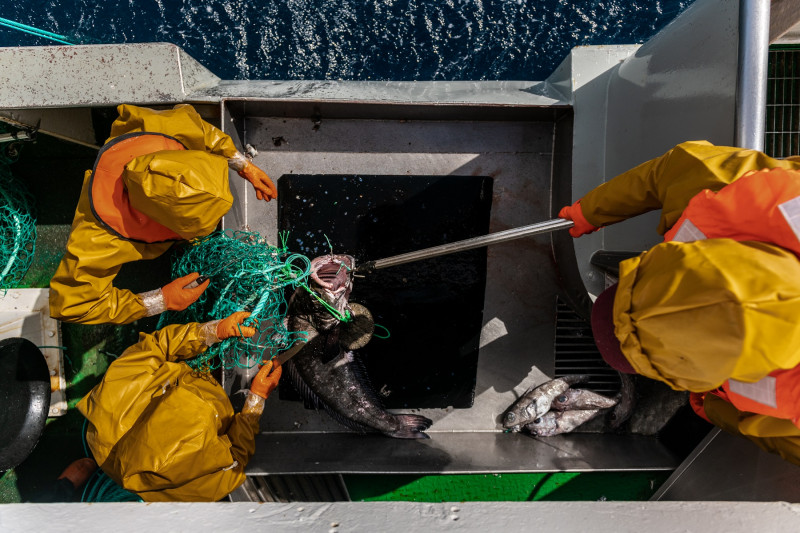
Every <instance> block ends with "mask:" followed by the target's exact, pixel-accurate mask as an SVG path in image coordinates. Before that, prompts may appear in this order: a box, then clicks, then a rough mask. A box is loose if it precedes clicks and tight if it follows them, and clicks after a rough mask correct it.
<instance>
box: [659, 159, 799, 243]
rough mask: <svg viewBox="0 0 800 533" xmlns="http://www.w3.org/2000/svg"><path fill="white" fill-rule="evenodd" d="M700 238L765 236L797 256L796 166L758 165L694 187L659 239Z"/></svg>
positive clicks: (764, 239)
mask: <svg viewBox="0 0 800 533" xmlns="http://www.w3.org/2000/svg"><path fill="white" fill-rule="evenodd" d="M687 223H689V224H690V226H687ZM702 238H707V239H734V240H737V241H759V242H766V243H770V244H775V245H778V246H780V247H781V248H785V249H787V250H790V251H792V252H794V253H795V254H796V255H798V256H800V172H798V171H794V170H786V169H783V168H773V169H770V170H758V171H754V172H749V173H747V174H745V175H744V176H742V177H741V178H739V179H738V180H736V181H734V182H733V183H730V184H728V185H726V186H725V187H723V188H722V189H720V190H719V191H717V192H713V191H710V190H708V189H705V190H703V191H700V192H699V193H697V194H696V195H695V196H694V197H693V198H692V199H691V200H690V201H689V205H688V206H687V207H686V209H685V210H684V211H683V213H682V214H681V217H680V218H679V219H678V222H676V223H675V225H674V226H673V227H672V228H671V229H670V230H669V231H668V232H667V233H666V234H665V235H664V240H666V241H673V240H676V241H682V242H689V241H693V240H701V239H702Z"/></svg>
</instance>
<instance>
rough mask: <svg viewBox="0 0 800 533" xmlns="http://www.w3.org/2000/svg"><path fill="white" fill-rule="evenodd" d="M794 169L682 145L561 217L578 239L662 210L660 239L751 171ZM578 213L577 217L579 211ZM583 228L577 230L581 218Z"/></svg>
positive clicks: (735, 152)
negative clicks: (697, 198) (694, 202)
mask: <svg viewBox="0 0 800 533" xmlns="http://www.w3.org/2000/svg"><path fill="white" fill-rule="evenodd" d="M774 167H784V168H797V167H800V165H798V163H796V162H793V161H788V160H777V159H773V158H771V157H768V156H766V155H765V154H763V153H761V152H758V151H755V150H744V149H740V148H731V147H726V146H714V145H712V144H710V143H708V142H706V141H690V142H685V143H681V144H679V145H678V146H676V147H675V148H673V149H672V150H670V151H669V152H667V153H666V154H664V155H662V156H661V157H657V158H655V159H651V160H650V161H647V162H645V163H642V164H641V165H639V166H637V167H635V168H633V169H631V170H628V171H627V172H624V173H622V174H620V175H619V176H617V177H615V178H613V179H611V180H609V181H608V182H606V183H604V184H602V185H600V186H598V187H596V188H595V189H593V190H592V191H590V192H589V193H588V194H586V195H585V196H584V197H583V198H581V199H580V200H579V201H578V202H576V203H575V204H573V205H572V206H568V207H566V208H564V209H562V210H561V212H560V213H559V216H560V217H561V218H566V219H569V220H574V221H575V222H576V227H575V228H573V230H571V232H572V234H573V236H575V237H577V236H580V235H583V234H586V233H590V232H591V231H594V230H595V229H597V228H599V227H602V226H607V225H609V224H614V223H615V222H620V221H622V220H626V219H628V218H631V217H634V216H636V215H640V214H642V213H646V212H648V211H652V210H654V209H662V214H661V220H660V221H659V225H658V232H659V233H660V234H662V235H663V234H664V233H666V232H667V231H668V230H669V228H670V227H672V225H673V224H675V222H677V220H678V218H680V216H681V213H683V210H684V209H686V206H687V205H688V203H689V200H691V199H692V197H693V196H694V195H696V194H697V193H699V192H700V191H702V190H703V189H710V190H712V191H717V190H719V189H721V188H722V187H724V186H725V185H727V184H728V183H731V182H733V181H735V180H736V179H738V178H739V177H741V176H742V174H744V173H745V172H748V171H750V170H760V169H763V168H774ZM577 210H579V212H578V211H577ZM581 217H582V218H583V220H585V222H586V224H580V223H579V221H580V218H581Z"/></svg>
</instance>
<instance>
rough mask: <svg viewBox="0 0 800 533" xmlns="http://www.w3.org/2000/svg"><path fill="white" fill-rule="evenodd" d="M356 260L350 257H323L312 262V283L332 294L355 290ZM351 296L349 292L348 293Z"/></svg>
mask: <svg viewBox="0 0 800 533" xmlns="http://www.w3.org/2000/svg"><path fill="white" fill-rule="evenodd" d="M355 262H356V261H355V259H354V258H353V256H350V255H323V256H321V257H315V258H314V259H312V260H311V281H312V282H313V283H314V284H315V285H317V286H319V287H320V288H322V289H325V290H327V291H330V292H332V293H339V292H341V291H342V290H348V289H349V290H352V288H353V275H352V272H353V268H354V267H355ZM348 296H349V292H348Z"/></svg>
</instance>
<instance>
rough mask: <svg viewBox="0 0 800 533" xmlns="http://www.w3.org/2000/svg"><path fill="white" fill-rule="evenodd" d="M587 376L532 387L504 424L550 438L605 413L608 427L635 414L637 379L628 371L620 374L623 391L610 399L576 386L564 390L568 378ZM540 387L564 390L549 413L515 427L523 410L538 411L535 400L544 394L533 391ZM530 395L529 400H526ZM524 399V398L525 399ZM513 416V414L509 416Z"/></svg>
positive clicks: (556, 397) (579, 380)
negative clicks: (634, 381)
mask: <svg viewBox="0 0 800 533" xmlns="http://www.w3.org/2000/svg"><path fill="white" fill-rule="evenodd" d="M584 377H585V376H565V377H564V378H559V379H556V380H552V381H548V382H546V383H544V384H542V385H540V386H539V387H536V388H535V389H531V390H530V392H531V394H530V395H529V394H528V393H526V394H525V395H523V396H522V397H521V398H520V399H519V400H517V402H515V404H514V405H513V406H512V408H511V409H510V410H509V411H508V412H507V413H506V417H505V419H504V425H505V426H506V428H507V429H511V430H512V431H520V429H524V430H526V431H527V432H529V433H530V434H531V435H534V436H538V437H550V436H553V435H560V434H562V433H569V432H571V431H573V430H575V429H576V428H577V427H578V426H580V425H581V424H584V423H585V422H588V421H589V420H592V419H593V418H596V417H597V416H599V415H601V414H606V415H607V416H606V421H605V425H606V426H607V428H608V429H612V430H615V429H618V428H619V427H620V426H621V425H622V424H623V423H624V422H625V421H626V420H628V418H630V416H631V414H632V413H633V407H634V403H635V392H634V386H633V378H631V376H630V375H628V374H623V373H620V375H619V377H620V384H621V386H620V390H619V392H618V393H617V394H616V395H615V396H614V397H613V398H609V397H608V396H604V395H602V394H598V393H596V392H593V391H591V390H588V389H574V388H572V387H570V386H568V387H567V388H566V390H563V388H564V382H565V381H572V382H574V383H581V382H584V381H587V379H584ZM536 389H540V390H541V391H547V392H548V393H552V392H554V391H562V390H563V392H560V393H557V395H556V396H555V397H554V398H553V399H552V401H551V403H550V407H549V409H548V411H547V412H545V413H543V414H542V415H540V416H539V417H536V418H534V419H533V420H529V421H528V422H527V423H525V424H521V427H516V429H515V427H511V428H509V425H508V424H510V423H513V422H516V421H518V420H519V419H520V418H521V413H525V414H530V413H531V412H533V413H535V412H537V411H536V410H535V409H533V410H532V406H531V405H530V402H531V401H534V402H535V401H536V400H541V397H542V395H546V394H540V395H535V394H533V391H535V390H536ZM526 397H527V398H528V399H526ZM523 400H524V401H523ZM544 403H545V402H541V401H540V407H539V409H542V408H543V405H544ZM509 415H511V416H509Z"/></svg>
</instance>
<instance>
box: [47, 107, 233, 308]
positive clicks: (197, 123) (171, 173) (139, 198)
mask: <svg viewBox="0 0 800 533" xmlns="http://www.w3.org/2000/svg"><path fill="white" fill-rule="evenodd" d="M117 110H118V112H119V118H118V119H117V120H116V121H114V124H113V125H112V127H111V137H109V139H108V140H107V141H106V143H107V145H108V143H109V142H110V141H113V140H115V139H118V138H119V137H120V136H124V135H126V134H135V133H138V132H152V133H160V134H164V135H167V136H170V137H172V138H174V139H176V140H177V141H179V142H180V143H182V144H183V146H184V147H185V148H186V150H165V151H159V152H156V153H152V154H146V155H143V156H140V157H136V158H134V159H133V160H131V161H130V162H129V163H128V164H127V165H126V166H125V169H124V171H123V173H122V176H121V178H120V179H121V180H122V181H123V183H124V185H125V189H126V190H127V192H128V195H129V198H130V204H131V205H132V206H134V207H135V208H136V209H137V210H139V211H140V212H142V213H144V215H146V216H147V217H149V218H151V219H153V220H155V221H157V222H158V223H160V224H162V225H163V226H166V227H167V228H169V229H170V230H172V231H173V232H175V234H177V236H179V237H182V238H184V239H191V238H193V237H197V236H201V235H206V234H208V233H210V232H212V231H213V230H214V229H215V228H216V226H217V224H218V223H219V220H220V219H221V217H222V215H224V214H225V212H227V210H228V209H229V208H230V206H231V205H232V202H233V197H232V195H231V192H230V188H229V185H228V162H227V159H228V158H230V157H232V156H233V155H234V154H235V153H236V147H235V146H234V144H233V140H232V139H231V138H230V137H229V136H228V135H226V134H225V133H223V132H222V131H221V130H219V129H217V128H215V127H214V126H212V125H211V124H209V123H207V122H205V121H204V120H203V119H202V118H201V117H200V115H199V114H198V113H197V111H195V109H194V108H193V107H191V106H190V105H179V106H176V107H175V108H174V109H170V110H166V111H154V110H151V109H146V108H142V107H136V106H132V105H120V106H118V108H117ZM91 177H92V171H91V170H88V171H86V175H85V176H84V182H83V189H82V191H81V196H80V199H79V201H78V207H77V209H76V210H75V218H74V220H73V222H72V229H71V232H70V237H69V241H68V242H67V249H66V253H65V254H64V257H63V259H62V260H61V263H60V264H59V266H58V269H57V270H56V273H55V275H54V276H53V279H52V280H51V282H50V314H51V316H52V317H53V318H56V319H58V320H62V321H65V322H79V323H86V324H104V323H112V324H127V323H130V322H133V321H134V320H138V319H140V318H143V317H145V316H147V309H146V307H145V305H144V303H143V301H142V298H141V296H140V295H137V294H134V293H133V292H131V291H129V290H122V289H117V288H115V287H114V286H113V280H114V278H115V277H116V275H117V273H118V272H119V269H120V267H121V266H122V265H123V264H124V263H128V262H131V261H138V260H141V259H153V258H156V257H158V256H160V255H161V254H163V253H164V252H166V251H167V249H169V247H170V246H171V245H172V244H173V242H174V240H173V241H166V242H141V241H136V240H131V239H128V238H125V237H123V236H121V235H120V234H118V233H117V232H114V231H111V230H109V228H108V227H106V226H105V225H104V224H103V223H102V222H100V221H99V220H98V217H97V216H96V214H95V212H94V210H93V201H94V202H97V201H101V200H98V199H96V198H94V199H93V198H92V197H91V195H90V179H91ZM176 238H177V237H176ZM154 288H156V287H154Z"/></svg>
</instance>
